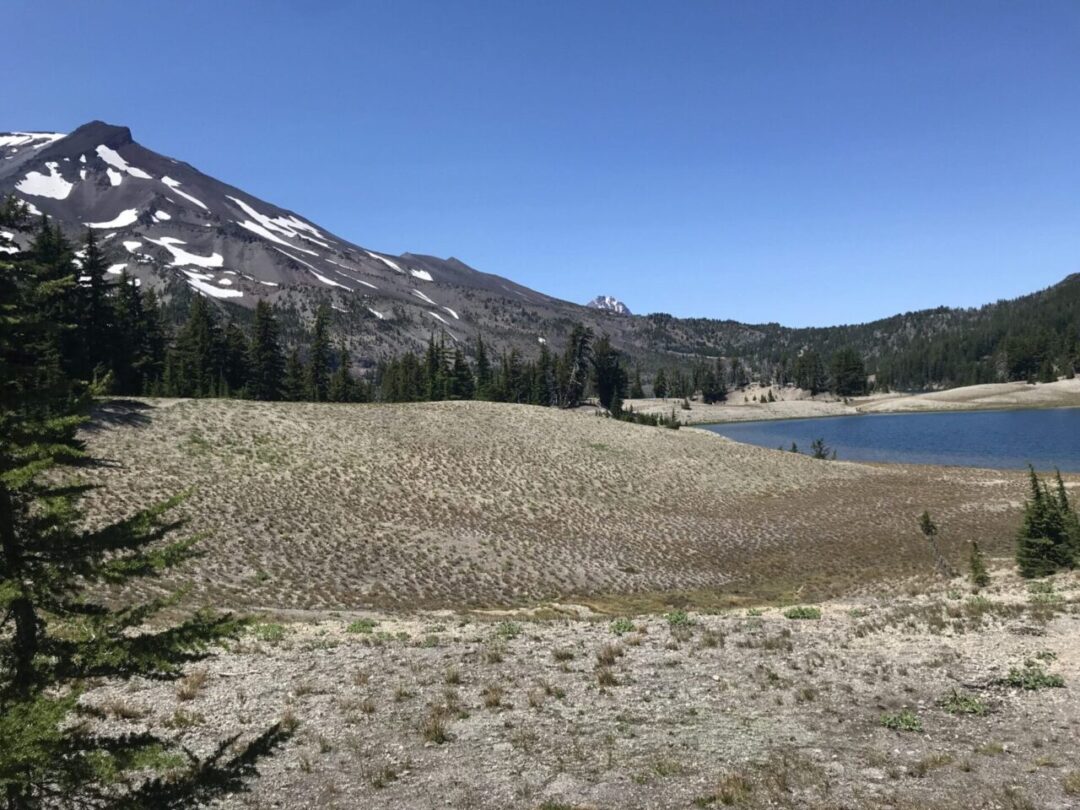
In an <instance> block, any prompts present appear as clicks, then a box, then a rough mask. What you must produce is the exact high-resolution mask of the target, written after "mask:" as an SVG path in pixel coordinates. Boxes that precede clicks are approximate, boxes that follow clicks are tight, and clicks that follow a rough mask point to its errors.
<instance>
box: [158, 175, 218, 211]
mask: <svg viewBox="0 0 1080 810" xmlns="http://www.w3.org/2000/svg"><path fill="white" fill-rule="evenodd" d="M161 182H162V183H164V184H165V185H167V186H168V187H169V188H171V189H172V190H173V191H175V192H176V193H177V194H179V195H180V196H181V197H183V198H184V199H187V200H191V202H193V203H195V204H196V205H197V206H199V208H202V209H203V210H204V211H209V210H210V209H209V208H207V207H206V205H205V204H204V203H203V201H202V200H200V199H197V198H195V197H192V196H191V195H190V194H188V193H187V192H186V191H181V190H180V182H179V181H178V180H173V179H172V178H171V177H168V176H165V177H162V178H161Z"/></svg>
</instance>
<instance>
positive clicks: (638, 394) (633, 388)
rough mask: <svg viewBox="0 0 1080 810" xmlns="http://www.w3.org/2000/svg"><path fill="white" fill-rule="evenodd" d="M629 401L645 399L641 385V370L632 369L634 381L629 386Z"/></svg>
mask: <svg viewBox="0 0 1080 810" xmlns="http://www.w3.org/2000/svg"><path fill="white" fill-rule="evenodd" d="M630 399H645V388H644V387H643V386H642V384H641V369H640V368H638V367H637V366H635V367H634V381H633V383H632V384H631V385H630Z"/></svg>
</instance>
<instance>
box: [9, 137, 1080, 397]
mask: <svg viewBox="0 0 1080 810" xmlns="http://www.w3.org/2000/svg"><path fill="white" fill-rule="evenodd" d="M7 193H14V194H15V195H16V196H18V197H19V198H20V199H22V200H24V201H25V202H27V203H28V204H29V205H30V206H32V209H31V210H32V211H34V212H43V213H45V214H48V215H49V216H50V217H53V218H54V219H55V220H56V221H58V222H59V223H60V224H61V225H62V226H63V227H64V229H65V230H66V231H67V233H68V234H69V235H70V236H71V237H72V238H73V239H81V238H82V235H83V233H84V232H85V230H86V229H87V228H92V229H94V230H95V231H96V232H97V233H98V234H99V236H100V238H101V240H102V242H103V245H104V246H105V249H106V251H107V253H108V255H109V256H110V259H111V263H112V266H111V268H110V269H111V271H112V272H113V273H114V274H116V275H119V274H120V273H121V272H123V271H124V270H126V271H127V272H128V273H129V274H132V275H134V276H136V277H137V278H139V279H140V280H141V283H143V284H147V285H150V286H153V287H155V288H158V289H159V290H161V291H162V292H163V293H164V294H165V296H166V297H177V296H183V295H190V294H192V293H198V294H202V295H205V296H210V297H213V298H215V299H219V300H220V301H221V303H222V304H223V305H238V306H241V307H252V306H253V305H254V303H255V301H256V300H257V299H259V298H268V299H270V300H271V301H273V302H274V303H275V304H277V305H279V306H280V307H281V309H282V311H283V313H285V314H286V315H287V316H288V317H289V319H290V320H291V322H294V323H295V322H304V321H307V320H309V319H310V318H311V315H312V313H313V311H314V309H315V306H316V305H317V304H320V303H326V304H329V305H330V306H332V307H333V308H334V310H335V311H336V313H337V321H338V327H339V331H340V333H341V334H342V335H343V336H344V338H345V339H346V340H347V342H348V344H349V346H350V348H351V349H352V351H353V352H354V354H355V355H356V356H357V359H358V360H359V361H360V362H361V363H365V362H371V361H374V360H377V359H378V358H380V357H384V356H387V355H390V354H396V353H398V352H400V351H402V350H403V349H417V348H419V347H421V346H422V345H423V343H424V342H426V341H427V339H428V337H429V336H430V335H431V334H432V332H435V331H442V332H445V333H446V334H447V335H448V336H449V339H450V340H452V341H454V342H456V343H458V344H461V345H463V346H465V347H466V349H467V350H468V347H469V345H470V344H471V343H472V342H473V341H475V338H476V336H477V335H479V334H483V336H484V338H485V340H487V341H488V342H489V343H490V344H492V345H493V346H494V347H495V348H496V349H497V350H498V349H502V350H508V349H511V348H517V349H519V350H520V351H522V352H523V353H524V354H525V355H526V356H532V355H534V354H535V352H536V350H537V345H538V343H540V342H547V343H548V344H549V345H552V346H553V347H555V348H556V349H558V348H561V346H562V343H563V339H564V337H565V336H566V335H567V334H568V332H569V331H570V329H571V328H572V327H573V325H574V324H576V323H583V324H585V325H587V326H590V327H592V328H593V330H594V331H595V332H596V333H597V334H605V333H606V334H608V335H610V336H611V339H612V341H613V343H614V344H615V345H616V346H618V347H619V348H621V349H623V350H624V351H625V352H627V353H628V354H629V355H630V358H631V361H632V362H633V363H634V364H637V365H640V366H641V368H642V369H643V370H645V371H646V373H648V372H649V371H651V370H654V369H656V368H659V367H661V366H667V367H671V366H676V365H683V366H688V365H690V364H692V363H694V362H696V361H697V360H698V359H699V358H702V357H716V356H725V357H732V356H738V357H741V358H743V360H744V361H745V362H746V363H747V364H748V365H750V366H751V368H752V369H754V370H755V372H756V373H758V374H759V375H762V376H764V377H766V378H769V377H771V376H773V375H774V374H778V375H779V374H780V372H778V371H777V370H778V369H782V368H785V367H790V364H791V361H792V359H793V358H794V357H795V356H797V355H798V353H799V352H801V351H803V350H804V349H807V348H812V349H816V350H818V351H820V352H822V353H823V354H826V355H827V354H829V353H831V352H832V351H834V350H835V349H838V348H840V347H842V346H852V347H854V348H856V349H857V350H858V351H859V352H860V353H861V354H862V355H863V357H864V358H865V359H866V361H867V369H868V371H870V372H871V373H877V374H878V375H879V378H880V379H884V380H888V381H889V382H890V383H891V384H893V385H896V386H899V387H921V386H927V385H940V384H959V383H967V382H984V381H989V380H990V379H996V378H1000V377H1002V376H1012V377H1014V378H1015V377H1017V376H1018V375H1019V376H1020V377H1023V376H1026V375H1030V373H1031V369H1030V367H1031V362H1034V363H1035V364H1036V367H1037V366H1038V364H1039V363H1042V362H1044V361H1045V362H1049V363H1050V364H1051V366H1052V368H1051V372H1053V371H1054V370H1057V371H1065V370H1067V369H1068V367H1069V366H1070V365H1078V364H1080V277H1075V276H1074V277H1071V278H1069V279H1067V280H1065V281H1063V282H1062V283H1061V284H1059V285H1057V286H1055V287H1053V288H1051V289H1049V290H1046V291H1044V292H1042V293H1037V294H1034V295H1031V296H1027V297H1025V298H1021V299H1017V300H1016V301H1013V302H999V303H996V304H989V305H987V306H985V307H982V308H980V309H947V308H938V309H932V310H924V311H921V312H912V313H905V314H903V315H897V316H894V317H892V318H887V319H883V320H879V321H875V322H873V323H868V324H861V325H854V326H837V327H829V328H821V329H789V328H786V327H783V326H780V325H779V324H761V325H749V324H742V323H738V322H735V321H727V320H715V319H707V318H674V317H672V316H670V315H664V314H653V315H645V316H635V315H631V314H629V311H628V310H626V309H625V307H623V306H622V305H620V304H619V302H617V301H615V299H609V298H606V297H601V298H598V299H597V300H596V301H594V302H592V305H591V306H587V307H586V306H579V305H577V304H573V303H570V302H568V301H561V300H559V299H557V298H552V297H550V296H547V295H544V294H543V293H539V292H536V291H535V290H531V289H529V288H527V287H523V286H521V285H520V284H515V283H514V282H512V281H510V280H508V279H505V278H502V277H500V276H496V275H492V274H488V273H481V272H478V271H476V270H474V269H473V268H471V267H469V266H468V265H466V264H464V263H463V262H461V261H458V260H457V259H453V258H450V259H439V258H436V257H433V256H423V255H416V254H411V253H406V254H403V255H401V256H391V255H387V254H382V253H379V252H377V251H372V250H368V249H366V248H363V247H361V246H359V245H356V244H353V243H351V242H349V241H347V240H345V239H342V238H341V237H339V236H337V235H335V234H333V233H330V232H329V231H327V230H326V229H324V228H321V227H319V226H318V225H317V224H315V223H312V222H310V221H308V220H306V219H304V218H303V217H302V216H300V215H298V214H296V213H293V212H292V211H289V210H286V209H284V208H279V207H278V206H276V205H272V204H270V203H268V202H265V201H263V200H260V199H258V198H257V197H253V196H252V195H250V194H246V193H245V192H243V191H242V190H241V189H238V188H235V187H233V186H230V185H227V184H225V183H222V182H220V181H219V180H216V179H214V178H212V177H208V176H207V175H205V174H203V173H202V172H200V171H198V170H197V169H195V168H194V167H192V166H190V165H189V164H187V163H183V162H180V161H178V160H174V159H172V158H168V157H165V156H163V155H160V154H157V153H156V152H153V151H151V150H149V149H146V148H144V147H143V146H140V145H139V144H138V143H135V142H134V141H133V140H132V138H131V133H130V131H129V130H128V129H127V128H125V127H118V126H111V125H109V124H104V123H101V122H99V121H95V122H92V123H89V124H86V125H85V126H82V127H79V128H78V129H77V130H75V131H74V132H72V133H71V134H70V135H66V136H65V135H62V134H58V133H34V132H30V133H27V132H13V133H0V195H5V194H7ZM28 238H29V235H28V234H15V241H16V242H17V243H19V244H22V245H24V246H25V244H26V241H27V239H28ZM620 310H621V311H620ZM1018 357H1019V358H1020V359H1021V360H1024V362H1020V363H1019V364H1018V361H1017V358H1018ZM1024 358H1027V360H1025V359H1024ZM1029 361H1030V362H1029ZM1025 363H1026V365H1025ZM781 376H782V375H781Z"/></svg>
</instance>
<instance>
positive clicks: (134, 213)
mask: <svg viewBox="0 0 1080 810" xmlns="http://www.w3.org/2000/svg"><path fill="white" fill-rule="evenodd" d="M138 218H139V211H138V209H135V208H127V209H125V210H123V211H121V212H120V213H119V214H117V215H116V218H115V219H110V220H109V221H108V222H84V223H83V225H85V226H86V227H87V228H126V227H127V226H128V225H132V224H133V223H134V222H135V221H136V220H138Z"/></svg>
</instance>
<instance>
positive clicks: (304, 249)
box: [0, 121, 580, 353]
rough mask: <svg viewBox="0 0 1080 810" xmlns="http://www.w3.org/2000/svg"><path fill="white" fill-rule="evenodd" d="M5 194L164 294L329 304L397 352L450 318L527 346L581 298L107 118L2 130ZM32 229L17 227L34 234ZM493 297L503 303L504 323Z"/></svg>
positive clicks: (0, 165)
mask: <svg viewBox="0 0 1080 810" xmlns="http://www.w3.org/2000/svg"><path fill="white" fill-rule="evenodd" d="M8 193H14V194H15V195H16V196H17V197H19V198H20V199H21V200H23V201H25V202H26V203H27V204H28V205H29V206H30V210H31V213H34V214H40V213H44V214H47V215H48V216H49V217H51V218H54V219H55V220H56V221H58V222H59V223H60V224H61V226H62V227H63V228H64V230H65V231H66V232H67V233H68V235H69V236H70V237H71V238H72V239H73V240H79V239H81V238H82V237H83V234H85V231H86V229H88V228H89V229H93V230H95V231H96V232H97V234H98V236H99V238H100V239H101V241H102V243H103V244H104V246H105V248H106V250H107V252H108V254H109V256H110V264H111V266H110V272H111V273H113V274H115V275H117V276H119V274H120V273H121V272H123V271H125V270H126V271H127V272H128V273H129V274H130V275H133V276H135V277H136V278H139V279H140V280H141V282H142V283H143V284H144V285H149V286H153V287H155V288H158V289H160V290H162V291H163V293H164V294H165V295H169V294H170V293H174V292H175V291H176V290H177V289H178V288H182V287H187V288H189V289H191V290H193V291H196V292H198V293H201V294H203V295H205V296H210V297H213V298H216V299H221V300H223V301H227V302H229V303H232V304H238V305H241V306H249V307H250V306H254V304H255V302H256V301H257V300H258V299H259V298H269V299H271V300H272V301H274V302H276V303H279V304H282V305H285V306H291V307H294V308H295V309H296V310H297V311H298V312H299V313H301V315H302V316H310V313H311V311H312V310H313V308H314V303H315V302H317V301H322V302H327V303H330V304H331V305H332V306H333V307H334V309H335V310H337V311H339V312H341V313H344V315H343V316H342V317H343V319H344V320H345V321H346V322H347V323H348V324H349V325H350V327H351V329H350V331H353V332H354V333H355V334H354V339H355V341H356V342H358V343H360V344H368V345H370V346H372V347H379V348H383V347H385V348H386V349H389V350H397V349H400V348H401V347H402V346H403V345H413V344H415V343H417V342H418V341H420V340H426V339H427V336H428V335H429V334H431V332H432V331H438V330H445V331H446V332H447V334H448V335H449V336H450V337H451V338H452V339H453V340H462V339H467V338H469V337H472V336H474V335H475V334H477V333H479V332H481V331H482V332H484V334H485V335H486V336H490V337H491V338H492V339H493V341H494V342H495V343H498V344H502V345H507V344H510V345H518V346H520V347H522V348H524V347H525V346H529V347H530V348H531V347H535V346H536V343H537V338H538V337H541V336H545V335H549V332H548V331H547V330H546V329H545V328H544V326H543V323H542V322H543V321H544V320H547V317H550V316H552V315H554V314H555V313H554V312H552V311H551V310H552V308H554V309H555V310H564V309H566V308H573V309H580V308H578V307H575V306H574V305H573V304H569V303H568V302H564V301H559V300H558V299H554V298H551V297H549V296H546V295H543V294H541V293H538V292H535V291H534V290H531V289H529V288H527V287H523V286H521V285H519V284H515V283H514V282H512V281H509V280H507V279H505V278H501V277H499V276H495V275H490V274H487V273H481V272H479V271H477V270H474V269H473V268H471V267H469V266H468V265H466V264H464V263H463V262H460V261H458V260H457V259H453V258H450V259H439V258H435V257H432V256H423V255H414V254H408V253H407V254H404V255H401V256H394V255H389V254H385V253H381V252H379V251H376V250H369V249H366V248H363V247H360V246H359V245H356V244H353V243H352V242H350V241H348V240H346V239H343V238H341V237H339V236H337V235H336V234H333V233H330V232H329V231H327V230H326V229H325V228H322V227H319V226H318V225H317V224H315V223H312V222H311V221H309V220H307V219H305V218H304V217H302V216H300V215H298V214H296V213H294V212H292V211H289V210H287V209H284V208H280V207H278V206H276V205H273V204H271V203H268V202H265V201H263V200H260V199H258V198H257V197H254V196H252V195H250V194H247V193H245V192H244V191H242V190H241V189H238V188H235V187H233V186H230V185H227V184H225V183H223V182H221V181H219V180H216V179H214V178H213V177H209V176H207V175H205V174H203V173H201V172H200V171H198V170H197V169H195V168H194V167H192V166H190V165H189V164H187V163H183V162H181V161H179V160H175V159H173V158H169V157H165V156H163V155H160V154H158V153H156V152H153V151H151V150H149V149H147V148H145V147H143V146H141V145H139V144H138V143H136V142H135V141H134V140H133V139H132V136H131V132H130V131H129V130H128V129H127V128H126V127H121V126H112V125H109V124H105V123H102V122H100V121H94V122H91V123H89V124H86V125H84V126H81V127H79V128H78V129H76V130H75V131H74V132H72V133H70V134H68V135H64V134H62V133H44V132H12V133H0V196H3V195H6V194H8ZM28 238H29V234H21V235H19V234H17V235H16V241H17V242H20V243H21V244H23V245H24V246H25V244H26V241H27V240H28ZM492 305H497V306H499V307H501V311H502V312H503V314H502V316H501V317H500V318H499V319H497V320H498V321H499V322H497V323H493V322H491V321H492V320H493V319H491V318H490V316H489V310H490V308H491V306H492ZM541 313H542V314H543V316H544V317H537V316H538V315H540V314H541ZM519 320H525V321H530V322H532V323H531V324H530V329H529V331H522V330H520V329H518V328H517V327H516V325H515V322H517V321H519ZM379 353H381V352H379Z"/></svg>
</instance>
